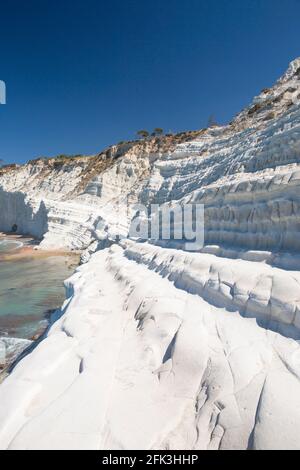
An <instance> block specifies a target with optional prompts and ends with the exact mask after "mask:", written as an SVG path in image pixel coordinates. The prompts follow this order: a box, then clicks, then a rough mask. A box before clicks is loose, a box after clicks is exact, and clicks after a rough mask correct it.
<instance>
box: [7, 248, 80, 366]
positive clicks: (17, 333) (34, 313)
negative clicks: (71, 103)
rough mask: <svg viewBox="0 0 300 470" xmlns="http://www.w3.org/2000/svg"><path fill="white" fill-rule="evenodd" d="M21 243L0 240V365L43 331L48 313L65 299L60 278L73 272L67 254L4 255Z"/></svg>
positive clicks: (71, 262)
mask: <svg viewBox="0 0 300 470" xmlns="http://www.w3.org/2000/svg"><path fill="white" fill-rule="evenodd" d="M21 246H22V243H21V242H19V241H12V240H0V368H1V364H2V368H3V364H4V362H5V361H7V360H8V357H10V358H12V356H15V355H16V353H17V352H19V350H22V349H24V347H26V346H28V345H29V344H30V340H32V339H33V338H34V337H36V336H38V335H39V334H41V333H42V332H43V331H44V330H45V328H46V327H47V324H48V320H49V315H50V313H51V312H52V311H53V310H55V309H57V308H59V307H60V306H61V304H62V303H63V301H64V298H65V289H64V285H63V281H64V280H65V279H66V278H67V277H69V276H70V275H71V274H72V272H73V271H74V259H72V258H70V256H67V255H64V256H63V255H59V256H57V255H56V256H54V255H53V256H47V257H43V258H39V257H35V256H32V255H30V254H28V255H26V257H23V256H22V257H17V258H16V259H14V257H9V259H7V260H6V258H5V257H3V255H4V254H5V255H7V254H11V253H15V252H16V251H18V250H19V249H20V247H21ZM5 356H6V358H5ZM5 365H7V364H5Z"/></svg>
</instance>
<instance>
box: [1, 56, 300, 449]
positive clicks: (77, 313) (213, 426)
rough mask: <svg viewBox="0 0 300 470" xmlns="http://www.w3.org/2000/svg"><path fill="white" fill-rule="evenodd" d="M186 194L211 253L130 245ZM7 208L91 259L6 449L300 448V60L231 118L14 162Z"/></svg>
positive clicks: (73, 284)
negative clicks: (139, 220)
mask: <svg viewBox="0 0 300 470" xmlns="http://www.w3.org/2000/svg"><path fill="white" fill-rule="evenodd" d="M175 201H176V202H177V203H179V204H183V203H188V202H201V203H203V204H204V205H205V243H206V245H205V247H204V248H203V249H202V250H200V251H198V252H195V253H190V252H186V251H184V250H183V249H182V246H180V244H177V245H176V246H171V245H169V246H166V245H165V246H158V244H154V243H152V244H150V243H138V242H136V241H134V240H130V239H124V240H121V241H116V240H115V238H114V234H115V233H116V229H117V228H118V230H120V229H121V232H122V233H123V234H126V233H127V231H128V227H129V224H130V219H131V217H132V215H133V214H132V212H131V211H130V210H128V209H127V207H128V202H129V203H134V202H141V203H147V204H149V203H158V204H169V203H173V202H175ZM0 210H1V214H2V217H1V220H0V230H10V229H11V227H12V226H13V225H14V224H16V225H17V226H18V231H19V232H21V233H30V234H32V235H35V236H37V237H39V238H41V239H42V241H41V245H40V246H41V248H47V247H55V248H58V247H62V248H63V247H64V248H65V247H67V248H71V249H85V252H84V255H83V260H84V261H87V262H86V263H84V264H82V265H81V266H80V267H79V268H78V269H77V270H76V272H75V274H74V275H73V276H72V277H71V278H70V279H69V280H67V281H66V287H67V299H66V301H65V303H64V305H63V307H62V309H61V312H60V315H59V318H58V319H57V321H56V322H54V323H53V325H52V327H51V328H50V330H49V332H48V334H47V337H46V338H45V339H44V340H43V341H42V342H40V343H39V344H38V345H37V347H36V348H35V349H34V350H33V351H32V352H31V353H30V354H29V355H27V356H26V357H25V358H24V359H22V360H21V361H20V362H19V363H18V364H17V365H16V367H15V368H14V370H13V371H12V373H11V374H10V376H9V377H8V378H7V379H6V380H5V381H4V383H3V384H2V385H1V386H0V448H3V449H6V448H10V449H32V448H35V449H36V448H43V449H44V448H50V449H57V448H63V449H65V448H71V449H279V448H280V449H299V448H300V342H299V341H300V252H299V249H300V242H299V237H298V233H299V227H300V59H296V60H295V61H294V62H293V63H292V64H291V65H290V67H289V69H288V71H287V72H286V74H285V75H284V76H283V77H282V78H281V79H280V80H279V81H278V82H277V83H276V84H275V85H274V87H272V88H270V89H266V90H264V91H263V92H262V93H261V94H260V95H259V96H258V97H256V98H255V99H254V101H253V103H252V104H251V105H250V106H249V107H248V108H246V109H245V110H243V111H242V112H241V113H240V114H239V115H238V116H237V117H236V118H235V119H234V120H233V121H232V123H230V124H229V125H227V126H223V127H213V128H210V129H207V130H203V131H198V132H194V133H185V134H183V135H181V136H170V137H164V138H161V139H160V138H157V139H150V140H149V141H147V142H139V143H137V142H134V143H129V144H122V145H119V146H115V147H112V148H111V149H109V150H108V151H107V152H105V153H102V154H100V155H97V156H93V157H82V158H79V159H75V160H70V161H65V160H64V161H61V162H58V161H55V160H50V161H42V160H39V161H38V162H31V163H29V164H27V165H25V166H22V167H19V168H14V169H11V170H5V171H3V172H2V175H0ZM117 225H118V227H117ZM161 245H162V244H161Z"/></svg>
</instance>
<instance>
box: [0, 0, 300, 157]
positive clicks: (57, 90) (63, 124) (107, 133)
mask: <svg viewBox="0 0 300 470" xmlns="http://www.w3.org/2000/svg"><path fill="white" fill-rule="evenodd" d="M0 14H1V27H0V79H2V80H4V81H5V82H6V85H7V104H6V105H2V106H0V158H3V159H4V160H6V162H12V161H17V162H24V161H26V160H28V159H30V158H34V157H37V156H39V155H45V156H50V155H55V154H59V153H86V154H90V153H95V152H97V151H99V150H101V149H102V148H103V147H105V146H107V145H110V144H112V143H115V142H118V141H120V140H124V139H130V138H133V137H134V134H135V131H137V130H139V129H141V128H146V129H149V130H152V129H153V128H154V127H157V126H159V127H163V128H164V129H165V130H172V131H179V130H186V129H198V128H201V127H205V125H206V123H207V120H208V117H209V115H210V114H214V115H215V117H216V119H217V120H218V121H219V122H220V123H224V122H227V121H228V120H230V119H231V118H232V117H233V115H235V114H236V113H237V112H238V111H239V110H240V109H241V108H242V107H243V106H245V105H247V104H248V103H249V101H250V100H251V99H252V97H253V95H255V94H257V93H258V92H259V91H260V90H261V89H262V88H264V87H267V86H269V85H272V84H273V82H274V81H275V80H276V79H277V78H278V76H279V75H281V74H282V72H283V71H284V70H285V69H286V67H287V65H288V63H289V62H290V61H291V60H292V59H294V58H295V57H297V56H299V55H300V26H299V18H300V0H285V1H282V0H215V1H212V2H211V1H209V0H205V1H204V0H203V1H202V0H151V1H147V0H139V1H138V0H109V1H108V0H107V1H104V0H72V1H71V0H70V1H69V0H61V1H54V0H51V1H48V0H27V1H24V0H22V1H21V0H13V1H7V2H1V8H0Z"/></svg>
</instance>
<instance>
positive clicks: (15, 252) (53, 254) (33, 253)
mask: <svg viewBox="0 0 300 470" xmlns="http://www.w3.org/2000/svg"><path fill="white" fill-rule="evenodd" d="M3 240H7V241H11V242H19V243H20V244H21V245H20V246H19V247H18V246H17V247H16V248H13V249H12V250H11V251H6V252H4V251H3V252H0V263H1V262H6V263H7V262H12V263H14V262H21V263H22V261H24V262H26V261H29V260H32V261H34V260H43V259H44V260H47V259H49V258H57V257H61V258H65V264H66V266H67V269H68V270H70V272H71V273H72V274H73V273H74V272H75V270H76V268H77V267H78V266H79V264H80V253H81V252H80V251H71V250H65V249H58V250H54V249H53V250H43V249H41V248H40V247H39V244H40V240H37V239H34V238H33V237H30V236H24V235H17V234H11V233H4V232H0V243H1V241H3ZM61 305H62V303H61V304H60V305H59V307H58V308H61ZM54 310H56V309H54ZM49 312H50V310H49ZM49 312H48V311H45V312H44V313H43V316H44V319H45V320H46V322H47V324H45V325H44V326H42V327H39V328H38V329H37V330H36V332H35V333H34V335H33V336H32V337H30V338H17V337H16V338H15V337H14V336H10V338H12V339H28V340H29V341H32V343H33V344H34V343H38V342H39V341H40V339H41V337H42V336H43V335H44V334H45V332H46V331H47V329H48V327H49V324H50V318H48V317H47V315H49ZM8 337H9V336H8ZM20 357H22V353H21V354H20ZM17 360H18V358H17V357H16V358H14V359H13V361H11V360H9V361H8V362H6V363H3V364H0V384H1V383H2V382H3V381H4V380H5V378H6V377H7V376H8V375H9V368H10V367H11V365H12V364H13V363H14V362H15V361H17Z"/></svg>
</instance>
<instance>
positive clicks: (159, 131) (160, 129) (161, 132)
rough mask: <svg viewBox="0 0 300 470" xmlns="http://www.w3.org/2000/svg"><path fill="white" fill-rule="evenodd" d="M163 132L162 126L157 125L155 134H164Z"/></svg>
mask: <svg viewBox="0 0 300 470" xmlns="http://www.w3.org/2000/svg"><path fill="white" fill-rule="evenodd" d="M163 133H164V130H163V129H162V128H161V127H156V128H155V129H154V132H153V134H154V135H162V134H163Z"/></svg>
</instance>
